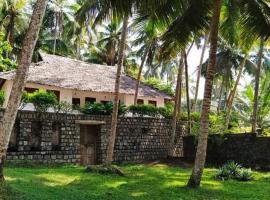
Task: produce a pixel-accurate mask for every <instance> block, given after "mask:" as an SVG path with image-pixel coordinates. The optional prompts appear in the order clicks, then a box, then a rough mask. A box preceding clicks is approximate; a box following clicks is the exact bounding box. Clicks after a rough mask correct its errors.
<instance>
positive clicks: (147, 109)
mask: <svg viewBox="0 0 270 200" xmlns="http://www.w3.org/2000/svg"><path fill="white" fill-rule="evenodd" d="M128 110H129V111H130V112H132V113H133V114H134V115H138V116H144V115H148V116H151V117H157V116H159V115H160V109H159V108H157V107H155V106H153V105H150V104H148V105H144V104H142V105H131V106H129V107H128ZM163 112H164V111H163Z"/></svg>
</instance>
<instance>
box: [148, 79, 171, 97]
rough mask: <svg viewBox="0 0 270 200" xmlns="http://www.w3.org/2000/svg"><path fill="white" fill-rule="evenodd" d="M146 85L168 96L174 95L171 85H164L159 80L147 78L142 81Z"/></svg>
mask: <svg viewBox="0 0 270 200" xmlns="http://www.w3.org/2000/svg"><path fill="white" fill-rule="evenodd" d="M144 83H146V84H147V85H150V86H151V87H153V88H155V89H158V90H161V91H163V92H166V93H167V94H169V95H174V90H173V87H172V85H171V84H165V83H162V81H161V80H159V79H157V78H149V79H147V80H145V81H144Z"/></svg>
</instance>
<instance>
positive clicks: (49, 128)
mask: <svg viewBox="0 0 270 200" xmlns="http://www.w3.org/2000/svg"><path fill="white" fill-rule="evenodd" d="M78 120H95V121H99V122H104V124H102V125H100V132H99V134H98V139H97V150H96V152H97V161H98V163H101V162H102V161H103V160H104V158H105V152H106V141H107V133H108V131H110V122H111V118H110V116H90V115H71V114H56V113H36V112H29V111H20V112H19V113H18V116H17V120H16V123H15V127H14V130H13V133H12V137H11V141H10V145H9V150H8V155H7V160H10V161H14V160H30V161H36V162H42V163H80V160H81V149H80V148H81V144H80V143H81V140H80V139H81V138H80V127H81V125H80V124H78V123H76V122H77V121H78ZM170 123H171V122H170V120H168V119H157V118H141V117H120V118H119V121H118V128H117V138H116V144H115V149H114V151H115V152H114V161H115V162H124V161H128V162H137V161H147V160H157V159H164V158H166V157H167V150H168V145H169V137H170V130H171V125H170ZM177 130H178V132H177V144H176V154H177V156H178V157H181V156H182V155H183V151H182V150H183V140H182V138H183V137H182V136H183V135H184V132H185V130H184V126H183V125H181V124H178V129H177Z"/></svg>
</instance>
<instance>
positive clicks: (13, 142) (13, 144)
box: [8, 121, 20, 151]
mask: <svg viewBox="0 0 270 200" xmlns="http://www.w3.org/2000/svg"><path fill="white" fill-rule="evenodd" d="M19 133H20V122H19V121H16V122H15V124H14V126H13V129H12V132H11V135H10V140H9V144H8V151H17V146H18V145H17V137H18V135H19Z"/></svg>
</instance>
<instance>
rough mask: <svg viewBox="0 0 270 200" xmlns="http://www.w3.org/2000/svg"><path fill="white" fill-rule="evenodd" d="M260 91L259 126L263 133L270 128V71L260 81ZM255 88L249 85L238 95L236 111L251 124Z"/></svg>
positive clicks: (247, 123)
mask: <svg viewBox="0 0 270 200" xmlns="http://www.w3.org/2000/svg"><path fill="white" fill-rule="evenodd" d="M260 86H261V87H260V91H259V95H260V97H261V98H259V102H258V121H257V124H258V128H259V129H260V131H261V132H262V133H263V132H264V130H265V129H269V128H270V103H269V102H270V90H269V87H270V76H269V72H267V73H266V74H265V75H263V76H262V78H261V81H260ZM254 97H255V94H254V88H253V86H252V85H248V86H247V88H246V90H245V91H243V92H242V93H241V94H240V95H237V98H236V102H235V105H234V107H233V109H234V111H236V113H238V115H239V117H240V119H242V120H243V121H244V123H245V124H246V125H247V126H249V125H250V122H251V121H252V113H253V104H254Z"/></svg>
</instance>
